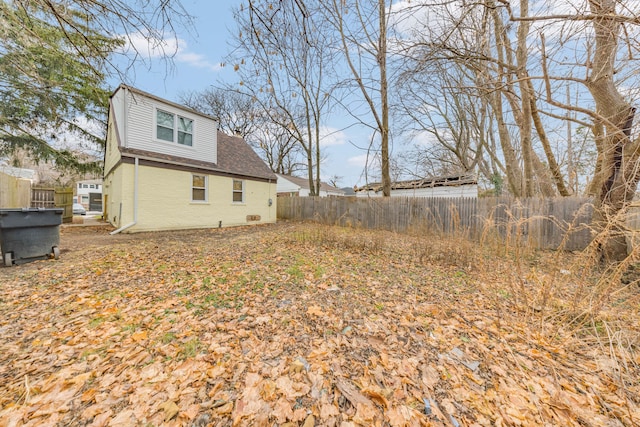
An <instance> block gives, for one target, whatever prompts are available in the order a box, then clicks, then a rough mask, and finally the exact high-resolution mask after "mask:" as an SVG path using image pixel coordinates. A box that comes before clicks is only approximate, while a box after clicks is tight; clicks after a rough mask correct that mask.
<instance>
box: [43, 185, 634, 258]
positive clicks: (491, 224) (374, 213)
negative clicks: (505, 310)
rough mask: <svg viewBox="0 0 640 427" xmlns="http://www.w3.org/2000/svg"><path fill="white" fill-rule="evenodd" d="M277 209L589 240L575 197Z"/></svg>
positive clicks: (351, 200) (361, 222)
mask: <svg viewBox="0 0 640 427" xmlns="http://www.w3.org/2000/svg"><path fill="white" fill-rule="evenodd" d="M34 200H35V199H34ZM277 212H278V218H279V219H287V220H298V221H303V220H313V221H317V222H321V223H325V224H330V225H340V226H351V227H363V228H368V229H381V230H389V231H395V232H405V231H407V230H409V229H412V228H413V229H424V228H426V229H428V230H430V231H431V232H434V233H440V234H445V235H451V234H459V235H464V236H467V237H470V238H480V237H482V236H483V235H486V234H487V233H493V234H494V235H496V236H498V237H500V238H502V239H503V240H504V241H505V242H506V244H525V243H526V244H528V245H532V246H533V247H538V248H541V249H557V248H560V247H562V248H564V249H567V250H581V249H584V248H585V247H587V245H588V244H589V243H590V242H591V238H592V237H591V231H590V224H591V219H592V216H593V203H592V200H591V199H589V198H579V197H571V198H556V199H538V198H528V199H515V198H510V197H489V198H481V199H477V198H426V197H415V198H408V197H389V198H356V197H339V198H335V197H280V198H278V203H277ZM628 216H629V220H628V222H627V224H628V225H629V226H631V227H632V228H638V227H637V226H640V213H639V212H638V211H637V210H631V211H630V213H629V215H628ZM636 225H637V226H636Z"/></svg>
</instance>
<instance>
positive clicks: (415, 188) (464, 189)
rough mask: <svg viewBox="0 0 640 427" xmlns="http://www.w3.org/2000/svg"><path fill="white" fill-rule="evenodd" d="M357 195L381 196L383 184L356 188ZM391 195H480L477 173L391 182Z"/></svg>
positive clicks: (475, 196) (474, 196)
mask: <svg viewBox="0 0 640 427" xmlns="http://www.w3.org/2000/svg"><path fill="white" fill-rule="evenodd" d="M355 191H356V196H357V197H381V196H382V184H381V183H379V182H377V183H373V184H368V185H365V186H362V187H358V188H356V189H355ZM391 197H473V198H477V197H478V179H477V178H476V176H475V175H454V176H442V177H437V178H423V179H415V180H410V181H398V182H394V183H391Z"/></svg>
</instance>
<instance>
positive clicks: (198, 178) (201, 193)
mask: <svg viewBox="0 0 640 427" xmlns="http://www.w3.org/2000/svg"><path fill="white" fill-rule="evenodd" d="M191 201H192V202H206V201H207V176H206V175H195V174H194V175H192V181H191Z"/></svg>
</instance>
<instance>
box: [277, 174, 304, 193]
mask: <svg viewBox="0 0 640 427" xmlns="http://www.w3.org/2000/svg"><path fill="white" fill-rule="evenodd" d="M276 186H277V189H278V193H297V192H298V191H299V190H300V186H299V185H297V184H295V183H293V182H291V181H289V180H288V179H287V178H285V177H283V176H282V175H279V174H278V183H277V184H276Z"/></svg>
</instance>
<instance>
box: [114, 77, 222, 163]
mask: <svg viewBox="0 0 640 427" xmlns="http://www.w3.org/2000/svg"><path fill="white" fill-rule="evenodd" d="M114 103H120V105H121V107H119V108H117V109H116V110H121V112H120V111H118V112H117V117H118V123H119V131H120V133H121V141H122V144H123V145H124V146H125V147H127V148H134V149H139V150H145V151H151V152H155V153H162V154H167V155H171V156H177V157H184V158H187V159H192V160H200V161H205V162H211V163H216V162H217V150H216V147H217V129H216V127H217V123H216V122H215V121H214V120H211V119H208V118H205V117H203V116H200V115H198V114H194V113H192V112H190V111H186V110H182V109H180V108H177V107H176V106H174V105H171V104H165V103H163V102H161V101H160V100H157V99H153V98H148V97H146V96H144V95H143V94H140V93H137V92H131V91H130V90H128V89H126V88H121V89H120V90H119V91H118V92H117V93H116V94H115V96H114ZM157 109H160V110H162V111H166V112H168V113H173V114H176V115H179V116H181V117H185V118H187V119H191V120H193V145H192V146H191V147H189V146H185V145H181V144H178V143H176V142H166V141H161V140H158V139H157V138H156V110H157ZM120 117H122V120H121V119H120ZM125 118H126V119H127V120H126V122H125ZM120 123H123V124H124V125H122V126H121V125H120Z"/></svg>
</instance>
